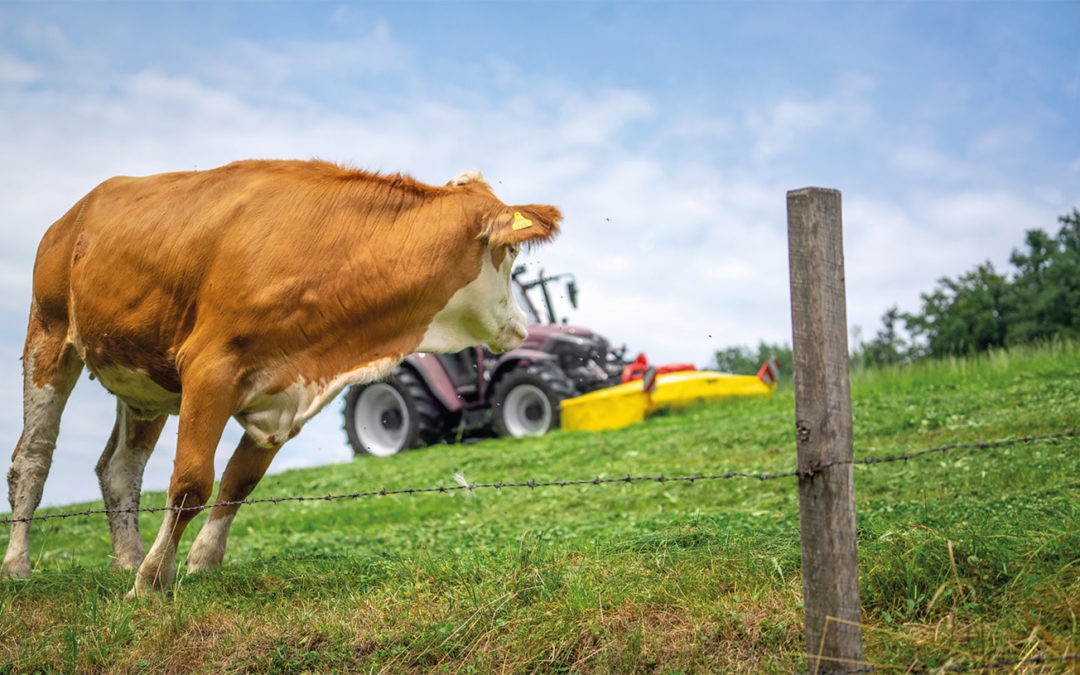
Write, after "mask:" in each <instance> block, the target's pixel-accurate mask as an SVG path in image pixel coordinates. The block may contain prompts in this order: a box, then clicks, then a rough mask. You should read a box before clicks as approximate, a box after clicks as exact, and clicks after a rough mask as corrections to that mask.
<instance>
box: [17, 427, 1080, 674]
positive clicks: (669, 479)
mask: <svg viewBox="0 0 1080 675" xmlns="http://www.w3.org/2000/svg"><path fill="white" fill-rule="evenodd" d="M1077 436H1080V430H1078V429H1069V430H1067V431H1062V432H1058V433H1050V434H1042V435H1031V436H1020V437H1015V438H1006V439H996V440H988V441H972V442H965V443H949V444H946V445H940V446H937V447H933V448H927V449H923V450H915V451H911V452H907V453H904V454H894V455H886V456H881V457H863V458H859V459H853V460H845V461H838V462H831V463H827V464H822V465H819V466H811V467H807V468H805V469H793V470H790V471H783V472H774V473H764V472H754V471H725V472H722V473H712V474H693V475H677V476H665V475H658V476H647V475H640V476H635V475H626V476H621V477H600V476H598V477H595V478H589V479H571V480H528V481H505V482H504V481H499V482H488V483H472V482H469V481H467V480H466V479H465V477H464V476H462V475H461V474H455V475H454V476H453V478H454V484H453V485H436V486H430V487H408V488H395V489H386V488H383V489H379V490H368V491H362V492H350V493H343V494H328V495H322V496H305V495H296V496H284V497H265V498H260V499H245V500H238V501H232V502H220V503H218V504H206V505H202V506H193V507H172V506H159V507H145V508H130V509H86V510H82V511H72V512H66V513H53V514H45V515H38V516H32V517H27V518H3V519H0V524H12V523H28V522H31V521H44V520H55V519H66V518H76V517H87V516H95V515H108V514H110V513H158V512H162V511H169V510H174V511H203V510H206V509H210V508H213V507H214V506H241V505H242V506H250V505H257V504H280V503H283V502H331V501H339V500H356V499H364V498H369V497H389V496H397V495H422V494H434V493H443V494H445V493H454V492H466V493H472V492H474V491H479V490H513V489H525V488H527V489H529V490H535V489H537V488H552V487H560V488H565V487H588V486H600V485H611V484H637V483H685V484H696V483H704V482H708V481H718V480H732V479H737V478H746V479H754V480H758V481H770V480H781V479H788V478H806V477H809V476H812V475H814V474H815V473H816V472H819V471H822V470H824V469H827V468H829V467H832V466H839V465H848V464H850V465H857V466H876V465H883V464H890V463H896V462H907V461H911V460H916V459H921V458H926V457H930V456H935V455H942V454H945V453H949V452H954V451H982V450H994V449H1000V448H1008V447H1015V446H1021V445H1030V444H1034V443H1041V442H1052V441H1062V440H1067V439H1074V438H1076V437H1077ZM823 660H824V661H827V660H828V659H823ZM1077 664H1080V654H1064V655H1059V656H1054V655H1035V656H1026V657H1024V658H1019V659H1002V660H997V661H993V662H987V663H967V664H961V663H956V664H946V665H943V666H929V665H926V664H923V663H921V662H918V661H915V662H912V663H909V664H907V665H904V666H881V665H872V664H859V667H857V668H856V669H854V670H851V669H849V670H847V672H863V673H876V672H888V671H903V672H905V673H970V672H992V671H1001V670H1013V671H1017V670H1026V669H1029V668H1040V669H1042V668H1051V669H1055V670H1056V669H1059V668H1061V669H1068V670H1073V669H1075V668H1076V667H1077ZM852 665H855V664H852Z"/></svg>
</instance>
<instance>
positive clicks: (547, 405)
mask: <svg viewBox="0 0 1080 675" xmlns="http://www.w3.org/2000/svg"><path fill="white" fill-rule="evenodd" d="M502 414H503V420H504V421H505V422H506V430H507V431H508V432H509V433H510V435H511V436H513V437H515V438H520V437H522V436H543V435H544V434H545V433H547V430H548V428H549V427H550V426H551V418H552V410H551V401H549V400H548V397H547V395H546V394H544V391H543V390H542V389H540V387H537V386H536V385H533V384H521V385H518V386H516V387H514V388H513V389H512V390H511V391H510V393H509V394H507V395H506V399H505V400H504V401H503V411H502Z"/></svg>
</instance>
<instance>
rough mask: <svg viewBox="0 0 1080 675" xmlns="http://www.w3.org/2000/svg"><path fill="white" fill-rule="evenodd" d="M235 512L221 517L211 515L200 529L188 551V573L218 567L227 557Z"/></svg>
mask: <svg viewBox="0 0 1080 675" xmlns="http://www.w3.org/2000/svg"><path fill="white" fill-rule="evenodd" d="M235 517H236V514H235V513H231V514H228V515H225V516H221V517H220V518H214V517H211V518H210V519H209V520H207V521H206V523H205V524H204V525H203V526H202V529H201V530H199V536H197V537H195V542H194V543H193V544H192V545H191V552H190V553H188V558H187V571H188V574H191V573H193V572H200V571H202V570H208V569H211V568H213V567H217V566H218V565H220V564H221V561H222V560H223V559H224V558H225V545H226V543H228V539H229V527H230V526H231V525H232V521H233V518H235Z"/></svg>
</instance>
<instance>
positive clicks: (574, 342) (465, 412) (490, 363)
mask: <svg viewBox="0 0 1080 675" xmlns="http://www.w3.org/2000/svg"><path fill="white" fill-rule="evenodd" d="M524 272H525V268H524V267H518V268H517V269H515V270H514V274H513V288H514V293H515V296H516V297H517V300H518V304H519V305H521V308H522V309H523V310H524V311H525V313H526V315H528V317H529V333H528V337H526V338H525V341H524V342H523V343H522V344H521V346H520V347H518V348H517V349H514V350H513V351H509V352H505V353H503V354H492V353H491V352H489V351H488V350H487V349H486V348H484V347H472V348H469V349H466V350H463V351H460V352H457V353H454V354H410V355H409V356H407V357H406V358H405V360H404V361H403V362H402V363H401V364H400V365H399V366H398V367H397V368H395V369H394V372H393V373H392V374H391V375H390V376H389V377H387V378H385V379H383V380H380V381H378V382H373V383H370V384H365V385H356V386H353V387H350V388H349V390H348V392H347V393H346V395H345V411H344V413H345V431H346V433H347V434H348V437H349V445H351V446H352V449H353V452H354V453H356V454H357V455H361V454H365V455H374V456H376V457H388V456H390V455H394V454H397V453H399V452H401V451H403V450H408V449H410V448H416V447H422V446H426V445H434V444H436V443H453V442H458V441H461V440H463V439H465V438H478V437H484V436H491V435H495V436H512V437H521V436H540V435H543V434H545V433H547V432H548V431H549V430H551V429H555V428H558V426H559V408H560V404H561V402H562V400H563V399H566V398H571V397H574V396H579V395H581V394H584V393H587V392H590V391H593V390H595V389H599V388H601V387H606V386H610V385H612V384H617V383H619V381H620V375H621V373H622V370H623V367H624V366H625V362H624V361H623V355H624V353H625V351H626V348H625V347H623V348H622V349H621V350H620V351H618V352H614V351H612V350H611V347H610V345H609V344H608V341H607V340H606V339H604V338H603V337H601V336H600V335H597V334H596V333H593V332H592V331H591V330H589V329H587V328H581V327H577V326H568V325H566V323H565V321H560V320H559V317H558V316H557V315H556V313H555V309H554V304H553V302H552V297H551V288H550V284H552V282H555V281H558V280H560V279H569V281H568V282H567V284H566V297H567V299H568V300H569V302H570V304H571V305H572V306H573V307H575V308H576V307H577V286H576V284H575V282H574V280H573V277H572V276H571V275H569V274H558V275H554V276H544V272H543V270H540V273H539V275H538V277H537V278H536V279H535V280H533V281H523V280H522V279H521V276H522V274H524ZM537 290H538V291H539V293H540V295H541V298H542V300H543V306H544V309H545V310H546V316H545V317H543V318H541V316H540V314H539V312H538V311H537V305H536V304H535V303H534V302H533V299H532V297H531V293H532V292H534V291H537Z"/></svg>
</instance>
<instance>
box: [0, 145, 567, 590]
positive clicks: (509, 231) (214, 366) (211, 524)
mask: <svg viewBox="0 0 1080 675" xmlns="http://www.w3.org/2000/svg"><path fill="white" fill-rule="evenodd" d="M560 219H561V215H560V213H559V210H558V209H557V208H555V207H553V206H541V205H533V204H530V205H522V206H507V205H506V204H503V203H502V202H501V201H499V200H498V199H497V198H496V197H495V195H494V194H493V193H492V191H491V187H490V186H489V185H488V183H487V182H485V181H484V179H483V178H482V177H481V176H480V174H479V173H471V174H462V175H461V176H459V177H457V178H455V179H453V180H451V181H450V182H449V183H448V184H447V185H445V186H443V187H433V186H428V185H424V184H422V183H419V182H417V181H415V180H412V179H411V178H408V177H404V176H401V175H390V176H387V175H378V174H372V173H367V172H363V171H356V170H350V169H346V168H342V167H340V166H337V165H335V164H330V163H327V162H320V161H312V162H295V161H247V162H236V163H234V164H229V165H227V166H224V167H221V168H218V169H213V170H211V171H199V172H182V173H168V174H161V175H157V176H149V177H145V178H127V177H120V178H113V179H110V180H107V181H105V182H104V183H102V184H101V185H99V186H98V187H97V188H95V189H94V190H93V191H91V192H90V194H88V195H87V196H85V197H84V198H83V199H81V200H80V201H79V202H78V203H77V204H75V206H73V207H72V208H71V210H70V211H68V212H67V214H65V215H64V216H63V217H62V218H61V219H60V220H58V221H57V222H56V223H55V224H53V226H52V227H51V228H49V230H48V232H46V233H45V236H44V237H43V239H42V241H41V244H40V246H39V248H38V254H37V260H36V263H35V265H34V291H33V301H32V304H31V308H30V324H29V328H28V331H27V336H26V348H25V351H24V355H23V369H24V427H23V433H22V437H21V438H20V439H19V443H18V445H17V446H16V448H15V453H14V455H13V457H12V465H11V469H10V471H9V472H8V484H9V488H10V500H11V507H12V517H13V518H14V519H25V518H28V517H29V516H31V515H32V514H33V512H34V510H35V509H36V508H37V506H38V503H39V502H40V499H41V491H42V485H43V484H44V481H45V477H46V475H47V474H48V471H49V467H50V465H51V462H52V454H53V449H54V448H55V445H56V436H57V430H58V428H59V425H60V416H61V413H62V412H63V409H64V404H65V402H66V400H67V398H68V394H69V393H70V392H71V389H72V387H73V386H74V384H75V381H76V380H77V379H78V376H79V373H80V372H81V371H82V367H83V364H86V365H87V366H88V367H89V369H90V371H91V373H92V374H93V375H94V376H95V377H96V378H97V379H98V380H99V381H100V382H101V383H102V384H103V385H104V386H105V388H106V389H108V390H109V391H110V392H112V393H113V394H114V395H115V396H116V398H117V415H116V423H115V426H114V428H113V433H112V437H111V438H110V439H109V442H108V444H107V445H106V448H105V451H104V453H103V454H102V456H101V460H100V461H99V462H98V465H97V474H98V478H99V481H100V483H101V490H102V494H103V496H104V499H105V506H106V508H107V509H109V510H110V511H111V512H110V514H109V528H110V531H111V534H112V541H113V549H114V553H115V562H114V565H115V566H117V567H120V568H134V567H136V566H138V572H137V574H136V577H135V586H134V588H133V589H132V593H133V594H135V595H142V594H144V593H145V592H146V591H148V590H161V589H164V588H165V587H167V586H168V585H169V584H170V583H171V582H172V579H173V577H174V575H175V571H176V549H177V544H178V542H179V541H180V537H181V535H182V533H183V531H184V528H185V527H186V526H187V524H188V522H189V521H190V520H191V519H192V518H193V517H194V516H195V515H196V513H197V511H191V510H170V511H166V516H165V521H164V523H162V526H161V530H160V532H159V533H158V536H157V539H156V540H155V541H154V543H153V545H152V546H151V548H150V552H149V553H148V554H147V555H146V556H145V559H144V556H143V545H142V542H141V541H140V539H139V531H138V520H137V516H136V514H134V513H128V512H125V511H124V510H125V509H132V508H134V507H137V506H138V504H139V495H140V491H141V488H142V474H143V468H144V466H145V464H146V459H147V457H148V456H149V454H150V452H151V450H152V449H153V447H154V445H155V443H156V442H157V439H158V436H159V435H160V433H161V430H162V425H163V424H164V421H165V417H166V416H167V415H170V414H178V415H179V416H180V426H179V434H178V437H177V442H176V459H175V463H174V468H173V474H172V479H171V481H170V484H169V494H168V504H169V506H171V507H178V508H182V507H197V506H202V505H204V504H206V503H207V500H208V499H209V498H210V493H211V491H212V489H213V483H214V450H215V448H216V447H217V444H218V441H219V439H220V436H221V433H222V430H223V428H224V427H225V424H226V422H227V421H228V420H229V418H230V417H234V418H236V419H237V420H238V421H239V423H240V424H241V425H242V426H243V428H244V431H245V433H244V436H243V439H242V440H241V442H240V445H239V447H237V448H236V451H235V453H234V454H233V456H232V458H231V459H230V460H229V463H228V466H227V467H226V469H225V472H224V474H223V476H222V478H221V483H220V488H219V490H218V495H217V500H216V502H215V503H221V502H230V501H235V500H242V499H244V498H245V497H246V496H247V495H248V494H249V493H250V492H251V491H252V489H254V487H255V485H256V484H257V483H258V482H259V480H260V479H261V478H262V476H263V474H264V473H265V471H266V469H267V467H268V465H269V464H270V461H271V459H272V458H273V457H274V454H275V453H276V452H277V450H278V449H279V448H280V447H281V445H282V444H283V443H285V441H287V440H288V439H290V438H292V437H293V436H295V435H296V434H297V432H299V431H300V428H301V427H302V426H303V425H304V423H305V422H306V421H307V420H308V419H310V418H311V417H312V416H313V415H314V414H315V413H317V412H318V411H319V409H321V408H322V407H323V406H324V405H325V404H326V403H327V402H329V401H330V400H331V399H332V398H333V397H334V396H335V395H336V394H337V393H338V392H340V391H341V390H342V388H344V387H345V386H346V385H347V384H350V383H354V382H367V381H371V380H375V379H377V378H379V377H382V376H384V375H386V374H388V373H389V372H390V370H391V369H392V368H393V367H394V365H395V364H397V363H398V362H399V361H400V360H401V359H402V358H403V357H404V356H405V355H406V354H408V353H410V352H413V351H445V352H452V351H457V350H460V349H463V348H465V347H466V346H469V345H474V344H487V345H488V346H490V347H491V348H492V349H494V350H505V349H509V348H513V347H515V346H517V345H518V344H519V343H520V342H521V340H522V339H523V338H524V336H525V316H524V314H523V313H522V312H521V310H520V309H519V308H518V307H517V305H516V304H515V303H514V300H513V297H512V295H511V292H510V269H511V267H512V265H513V263H514V258H515V256H516V255H517V254H518V251H519V249H520V247H521V246H523V245H528V244H534V243H539V242H544V241H548V240H550V239H551V238H552V237H553V236H555V234H556V233H557V232H558V223H559V221H560ZM237 509H238V507H237V506H223V507H214V508H212V509H211V512H210V516H209V518H208V520H207V522H206V524H205V525H204V526H203V528H202V530H201V531H200V532H199V535H198V537H196V539H195V542H194V544H193V545H192V548H191V553H190V555H189V557H188V559H187V567H188V570H189V571H197V570H202V569H206V568H209V567H214V566H216V565H218V564H220V563H221V560H222V557H223V555H224V553H225V543H226V538H227V536H228V532H229V526H230V524H231V522H232V519H233V517H234V516H235V515H236V511H237ZM29 529H30V523H29V522H15V523H14V524H13V525H12V527H11V539H10V541H9V542H8V549H7V554H6V555H5V556H4V562H3V568H2V570H0V571H2V573H3V574H4V575H8V576H14V577H25V576H28V575H29V574H30V557H29Z"/></svg>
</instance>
